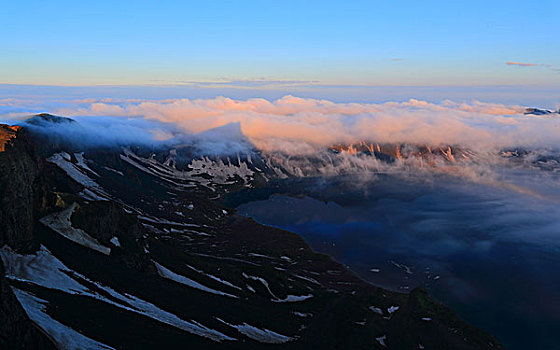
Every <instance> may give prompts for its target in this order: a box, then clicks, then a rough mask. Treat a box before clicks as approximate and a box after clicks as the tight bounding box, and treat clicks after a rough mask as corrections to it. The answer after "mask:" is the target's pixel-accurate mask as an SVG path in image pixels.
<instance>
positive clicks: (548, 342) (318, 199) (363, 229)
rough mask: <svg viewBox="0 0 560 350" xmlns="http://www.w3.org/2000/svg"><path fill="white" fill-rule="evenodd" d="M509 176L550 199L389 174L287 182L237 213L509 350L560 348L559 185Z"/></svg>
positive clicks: (546, 178)
mask: <svg viewBox="0 0 560 350" xmlns="http://www.w3.org/2000/svg"><path fill="white" fill-rule="evenodd" d="M504 173H506V171H504ZM509 176H511V177H513V178H514V179H515V180H516V181H517V182H518V183H519V182H523V183H525V184H526V185H527V186H529V185H530V187H532V188H533V189H536V192H543V195H540V194H536V193H535V192H530V193H529V194H527V192H525V193H523V191H521V192H516V191H512V190H511V189H508V188H504V187H499V186H489V185H485V184H477V183H472V182H468V181H464V180H461V179H457V178H451V177H449V176H444V175H441V176H435V177H434V178H433V179H431V180H430V181H420V180H410V179H403V178H402V177H399V176H382V177H378V178H376V179H375V180H372V181H369V182H367V183H366V184H360V186H355V185H351V184H349V183H351V182H352V181H349V180H348V179H341V178H316V179H313V180H309V179H307V180H299V182H298V181H290V182H289V184H284V185H283V184H278V185H277V187H275V188H274V189H273V190H270V191H269V193H268V194H271V193H279V194H273V195H271V196H270V197H269V198H268V199H264V200H263V198H262V196H261V198H259V195H258V194H257V192H259V190H253V194H251V191H249V192H248V193H246V194H245V197H246V198H252V199H251V200H253V201H250V202H248V203H243V204H241V205H239V206H238V208H237V209H238V211H239V212H241V213H242V214H244V215H247V216H251V217H252V218H254V219H255V220H257V221H258V222H260V223H263V224H266V225H271V226H275V227H279V228H282V229H286V230H289V231H293V232H296V233H298V234H299V235H301V236H302V237H303V238H304V239H305V240H306V241H307V242H308V243H309V244H310V245H311V247H312V248H313V249H314V250H316V251H318V252H322V253H326V254H328V255H330V256H332V257H333V258H334V259H335V260H337V261H338V262H341V263H343V264H344V265H346V266H347V267H349V268H350V269H351V270H352V271H353V272H355V273H356V274H358V275H359V276H360V277H362V278H364V279H365V280H367V281H369V282H371V283H373V284H376V285H380V286H383V287H386V288H389V289H392V290H395V291H401V292H410V290H412V289H413V288H415V287H418V286H421V287H424V288H426V289H427V290H429V291H430V293H432V294H433V295H434V297H436V298H437V299H438V300H439V301H441V302H443V303H446V304H447V305H450V306H451V307H452V308H453V309H454V310H455V311H456V312H457V313H458V315H459V316H460V317H462V318H463V319H465V320H466V321H467V322H471V323H472V324H474V325H476V326H478V327H481V328H484V329H487V330H489V331H490V332H492V333H493V334H495V335H496V337H497V338H498V339H499V340H500V341H501V342H503V344H504V345H505V346H506V347H507V348H508V349H527V348H535V349H548V348H553V347H554V346H556V345H557V344H558V343H560V336H559V335H558V333H557V326H558V324H559V322H560V277H559V275H558V271H559V270H560V243H558V240H557V237H558V235H560V222H559V220H558V218H560V207H559V206H558V201H557V200H558V196H557V195H558V192H557V187H558V186H557V184H558V182H557V179H556V177H555V175H554V174H550V173H537V174H535V173H533V175H532V176H533V178H532V179H533V181H527V178H526V174H523V173H511V174H509ZM554 184H556V185H554ZM539 189H541V190H539ZM542 189H544V190H542ZM268 194H266V195H264V197H266V196H267V195H268ZM545 195H546V196H545Z"/></svg>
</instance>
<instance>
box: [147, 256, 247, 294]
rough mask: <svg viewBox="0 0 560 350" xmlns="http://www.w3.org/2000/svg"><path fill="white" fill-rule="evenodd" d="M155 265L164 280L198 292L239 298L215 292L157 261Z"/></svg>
mask: <svg viewBox="0 0 560 350" xmlns="http://www.w3.org/2000/svg"><path fill="white" fill-rule="evenodd" d="M154 264H155V265H156V268H157V271H158V274H159V275H160V276H161V277H163V278H167V279H170V280H172V281H175V282H177V283H180V284H184V285H185V286H188V287H191V288H195V289H198V290H202V291H204V292H208V293H212V294H217V295H223V296H227V297H230V298H238V297H237V296H235V295H232V294H228V293H224V292H220V291H219V290H215V289H212V288H209V287H206V286H204V285H202V284H200V283H198V282H196V281H194V280H192V279H190V278H188V277H185V276H182V275H179V274H176V273H175V272H173V271H171V270H169V269H168V268H166V267H165V266H162V265H161V264H159V263H157V262H155V261H154Z"/></svg>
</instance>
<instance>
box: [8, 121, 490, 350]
mask: <svg viewBox="0 0 560 350" xmlns="http://www.w3.org/2000/svg"><path fill="white" fill-rule="evenodd" d="M41 119H44V118H43V117H41ZM47 119H48V118H47ZM4 129H5V130H7V128H6V127H4ZM11 130H13V129H11ZM8 134H10V132H9V131H6V135H8ZM10 135H11V136H9V137H8V136H6V137H4V138H5V139H9V140H8V141H7V146H6V147H5V151H4V152H2V153H0V178H2V179H4V181H5V186H4V187H3V188H2V189H1V191H0V195H2V198H3V200H2V202H1V208H0V209H1V212H2V213H3V214H2V215H3V216H2V219H1V220H2V221H1V222H0V223H1V226H0V227H2V230H3V231H2V235H1V237H0V238H1V239H2V240H1V241H0V242H2V244H1V249H0V256H1V258H2V262H3V264H4V269H5V271H4V272H3V273H2V276H5V278H4V279H3V280H2V288H3V289H2V291H3V294H2V305H7V306H2V307H4V308H5V309H6V314H7V315H10V316H9V318H10V320H11V321H10V322H7V323H4V322H2V323H0V335H3V334H6V335H8V334H9V335H13V336H18V335H19V336H21V338H19V339H22V341H25V342H26V343H19V344H17V345H20V346H21V347H27V348H40V347H41V346H45V347H46V346H49V345H50V343H49V342H48V341H46V338H44V337H41V336H40V334H37V332H36V329H40V330H41V331H42V332H44V333H45V334H48V339H49V340H50V341H52V344H54V345H55V346H56V347H58V348H64V349H73V348H92V349H96V348H99V349H103V348H156V347H159V348H173V347H178V346H185V344H188V345H190V346H193V347H204V348H260V347H270V346H273V345H279V344H282V345H283V347H286V348H379V349H384V348H392V349H413V348H427V349H429V348H432V349H434V348H438V349H444V348H447V349H497V348H500V345H499V344H498V343H497V341H496V340H495V339H494V338H493V337H491V336H490V335H487V334H485V333H484V332H482V331H480V330H478V329H475V328H473V327H471V326H469V325H467V324H465V323H464V322H462V321H461V320H460V319H459V318H458V317H457V316H456V315H455V314H454V313H453V312H452V311H451V310H449V309H448V308H447V307H445V306H443V305H441V304H439V303H436V302H434V301H432V300H431V299H430V298H429V296H427V295H426V293H425V292H424V291H422V290H420V289H418V290H414V291H413V292H412V293H411V294H410V295H405V294H399V293H394V292H389V291H386V290H383V289H381V288H377V287H375V286H372V285H370V284H367V283H365V282H363V281H362V280H360V279H359V278H357V277H356V276H355V275H354V274H352V273H351V272H350V271H348V270H347V269H346V268H345V267H344V266H341V265H340V264H338V263H336V262H334V261H333V260H331V259H330V258H329V257H327V256H324V255H320V254H317V253H315V252H313V251H312V250H311V249H310V248H309V247H308V246H307V244H306V243H305V242H304V241H303V240H302V239H301V238H300V237H299V236H297V235H295V234H292V233H290V232H286V231H282V230H279V229H274V228H270V227H266V226H262V225H260V224H258V223H256V222H254V221H253V220H251V219H249V218H246V217H243V216H241V215H238V214H236V213H235V210H234V209H232V208H228V207H224V206H222V205H221V204H220V201H219V199H220V198H221V197H222V196H223V195H224V194H225V193H228V192H232V191H237V190H238V189H240V188H243V186H245V185H247V184H248V183H250V184H251V185H254V184H255V183H254V182H246V181H249V180H248V179H249V178H250V179H251V181H253V180H254V179H255V177H254V174H251V173H250V172H253V170H251V169H250V167H249V166H246V167H245V168H244V167H243V166H241V161H242V160H241V159H238V162H237V163H236V162H235V161H230V163H229V164H228V163H227V161H226V162H223V161H222V162H221V163H220V162H218V161H216V160H210V159H208V160H207V161H206V160H204V162H206V163H205V166H204V167H203V166H202V164H199V165H200V166H199V167H198V168H197V169H199V172H198V174H197V176H192V174H189V175H188V176H185V174H183V172H182V171H180V170H177V168H176V167H175V164H174V163H172V162H170V161H169V159H161V161H160V160H158V159H157V156H153V157H151V156H148V157H145V156H144V154H143V153H146V150H142V149H138V150H136V151H133V149H132V148H127V149H120V148H106V149H101V148H95V149H87V150H86V151H85V152H83V151H82V152H79V151H77V150H76V149H75V147H76V145H75V144H73V145H71V146H65V144H64V142H61V139H60V138H58V139H57V140H56V142H53V143H49V144H48V145H44V144H43V143H44V142H45V140H47V141H48V135H45V134H42V135H41V136H35V135H33V136H32V138H33V140H34V141H35V142H38V143H39V147H40V148H41V150H42V152H44V151H45V149H49V151H48V152H45V153H47V154H43V156H42V157H39V156H37V154H36V153H35V151H34V149H33V145H32V143H31V142H30V141H29V140H30V138H29V137H28V136H27V135H26V134H25V133H23V134H21V131H17V130H16V133H15V134H10ZM14 136H15V138H14ZM49 147H51V148H49ZM51 150H52V152H54V153H51ZM170 155H173V154H171V153H170ZM166 158H167V157H166ZM247 161H248V160H247ZM251 161H252V162H253V163H252V166H253V167H257V166H256V165H255V162H257V160H251ZM236 164H237V165H236ZM210 165H212V166H210ZM260 165H261V166H262V165H263V164H260ZM270 169H272V168H270ZM270 171H271V172H274V170H270ZM243 177H246V178H245V179H244V178H243ZM264 177H266V174H264V175H263V179H264ZM2 183H4V182H2ZM243 184H244V185H243ZM20 224H21V225H20ZM7 285H9V286H10V287H9V288H8V287H6V286H7ZM15 300H17V302H16V301H15ZM18 303H19V304H18ZM22 307H23V309H22ZM22 310H25V313H26V314H27V316H26V315H23V314H22ZM0 317H1V316H0ZM27 317H29V318H30V319H31V320H32V321H33V322H32V323H31V322H30V321H29V318H27ZM426 319H429V321H426ZM21 320H25V322H23V321H21ZM18 324H21V326H17V325H18ZM31 324H33V325H35V326H36V327H37V328H33V327H31V326H30V325H31ZM30 327H31V328H30ZM30 329H31V330H30ZM33 330H35V333H32V332H33ZM26 332H28V333H29V334H31V335H26V334H28V333H26ZM8 338H9V337H6V338H2V339H8ZM24 339H29V340H24ZM6 341H7V340H6ZM5 344H7V346H8V345H10V344H8V343H5ZM0 345H2V344H0ZM13 345H14V344H13V343H12V344H11V345H10V346H13Z"/></svg>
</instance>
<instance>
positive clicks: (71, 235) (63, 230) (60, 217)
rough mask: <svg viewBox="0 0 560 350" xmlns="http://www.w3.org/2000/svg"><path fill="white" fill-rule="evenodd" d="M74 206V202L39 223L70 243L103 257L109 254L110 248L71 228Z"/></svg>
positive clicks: (79, 230)
mask: <svg viewBox="0 0 560 350" xmlns="http://www.w3.org/2000/svg"><path fill="white" fill-rule="evenodd" d="M76 206H77V204H76V202H74V203H72V205H71V206H69V207H68V208H67V209H65V210H63V211H61V212H58V213H54V214H50V215H47V216H45V217H43V218H41V219H40V220H39V221H40V222H41V223H42V224H43V225H45V226H47V227H49V228H50V229H52V230H53V231H55V232H57V233H59V234H61V235H62V236H64V237H66V238H68V239H69V240H71V241H72V242H75V243H78V244H80V245H82V246H84V247H88V248H90V249H93V250H95V251H98V252H100V253H102V254H105V255H109V254H111V248H109V247H106V246H104V245H102V244H101V243H99V242H98V241H97V239H95V238H93V237H91V236H90V235H89V234H87V233H86V232H84V231H83V230H81V229H78V228H74V227H72V222H71V221H70V217H72V213H74V210H75V209H76Z"/></svg>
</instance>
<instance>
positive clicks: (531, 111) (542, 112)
mask: <svg viewBox="0 0 560 350" xmlns="http://www.w3.org/2000/svg"><path fill="white" fill-rule="evenodd" d="M558 113H560V110H558V112H553V111H549V110H547V109H540V108H525V113H524V114H532V115H549V114H558Z"/></svg>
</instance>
